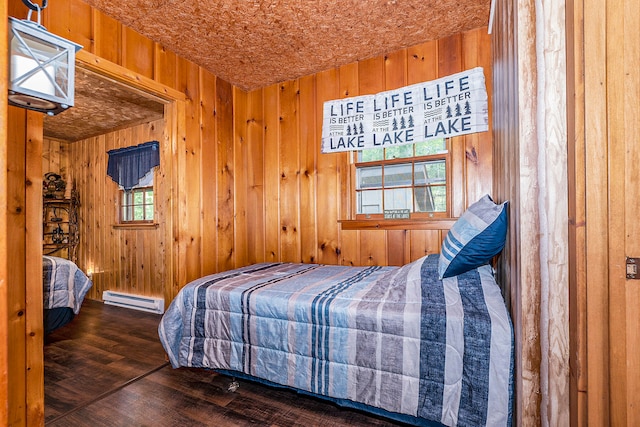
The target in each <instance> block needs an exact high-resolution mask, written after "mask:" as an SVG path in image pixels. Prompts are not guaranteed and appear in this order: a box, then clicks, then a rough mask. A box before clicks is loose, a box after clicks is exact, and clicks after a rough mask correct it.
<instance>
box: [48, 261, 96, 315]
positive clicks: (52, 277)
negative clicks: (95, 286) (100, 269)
mask: <svg viewBox="0 0 640 427" xmlns="http://www.w3.org/2000/svg"><path fill="white" fill-rule="evenodd" d="M42 285H43V303H44V308H45V309H51V308H64V307H68V308H70V309H72V310H73V312H74V313H75V314H78V313H79V312H80V306H81V305H82V301H83V300H84V297H85V295H86V293H87V291H88V290H89V288H91V286H92V282H91V280H90V279H89V278H88V277H87V276H86V275H85V274H84V272H83V271H82V270H80V269H79V268H78V266H77V265H76V264H75V263H73V262H72V261H69V260H67V259H64V258H59V257H54V256H48V255H44V256H43V257H42Z"/></svg>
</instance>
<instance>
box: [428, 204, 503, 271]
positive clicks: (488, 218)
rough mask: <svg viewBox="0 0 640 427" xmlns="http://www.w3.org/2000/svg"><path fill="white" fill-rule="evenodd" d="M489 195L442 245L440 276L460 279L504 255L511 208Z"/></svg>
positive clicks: (468, 214)
mask: <svg viewBox="0 0 640 427" xmlns="http://www.w3.org/2000/svg"><path fill="white" fill-rule="evenodd" d="M508 204H509V202H508V201H506V202H503V203H501V204H499V205H498V204H496V203H494V201H493V200H492V199H491V197H489V195H485V196H484V197H482V198H481V199H480V200H478V201H477V202H475V203H474V204H472V205H471V206H469V208H468V209H467V210H466V211H465V213H463V214H462V216H461V217H460V218H459V219H458V220H457V221H456V222H455V223H454V224H453V227H451V229H450V230H449V232H448V233H447V237H446V238H445V239H444V241H443V242H442V249H441V250H440V260H439V264H438V275H439V277H440V279H443V278H445V277H452V276H457V275H458V274H462V273H464V272H466V271H469V270H472V269H474V268H477V267H479V266H481V265H483V264H486V263H488V262H489V261H490V260H491V258H493V257H494V256H495V255H497V254H498V253H500V251H502V248H504V244H505V240H506V236H507V225H508V222H507V206H508Z"/></svg>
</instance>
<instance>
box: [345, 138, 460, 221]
mask: <svg viewBox="0 0 640 427" xmlns="http://www.w3.org/2000/svg"><path fill="white" fill-rule="evenodd" d="M447 143H448V142H447V140H446V139H437V140H429V141H423V142H419V143H416V144H409V145H401V146H397V147H389V148H374V149H369V150H363V151H359V152H357V161H356V163H355V176H356V179H355V181H356V188H355V192H356V214H357V216H358V217H359V218H362V217H364V218H382V217H383V216H384V212H385V211H391V210H394V211H395V210H408V211H409V213H410V216H411V217H412V218H416V217H417V218H419V217H427V218H432V217H447V216H448V215H449V194H448V193H449V190H448V184H449V179H448V173H449V167H448V163H449V150H448V147H447Z"/></svg>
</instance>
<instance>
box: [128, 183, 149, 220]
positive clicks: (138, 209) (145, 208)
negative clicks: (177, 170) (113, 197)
mask: <svg viewBox="0 0 640 427" xmlns="http://www.w3.org/2000/svg"><path fill="white" fill-rule="evenodd" d="M121 195H122V198H121V203H120V207H121V209H120V222H123V223H124V222H153V187H139V188H133V189H131V190H129V191H125V190H122V191H121Z"/></svg>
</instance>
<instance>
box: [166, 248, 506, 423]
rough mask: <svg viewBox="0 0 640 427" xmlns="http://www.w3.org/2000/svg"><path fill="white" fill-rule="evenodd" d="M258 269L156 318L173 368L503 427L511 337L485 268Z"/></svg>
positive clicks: (235, 274) (177, 302) (388, 412)
mask: <svg viewBox="0 0 640 427" xmlns="http://www.w3.org/2000/svg"><path fill="white" fill-rule="evenodd" d="M438 261H439V256H438V255H429V256H425V257H423V258H421V259H419V260H417V261H414V262H412V263H410V264H407V265H405V266H402V267H378V266H371V267H346V266H330V265H319V264H296V263H261V264H255V265H251V266H247V267H243V268H239V269H235V270H231V271H227V272H223V273H217V274H213V275H210V276H206V277H203V278H200V279H197V280H195V281H193V282H191V283H189V284H188V285H186V286H185V287H184V288H183V289H181V291H180V292H179V293H178V295H177V296H176V298H175V299H174V300H173V301H172V303H171V305H170V307H169V308H168V310H167V312H166V313H165V314H164V316H163V317H162V319H161V322H160V325H159V328H158V332H159V336H160V340H161V342H162V344H163V346H164V348H165V350H166V352H167V354H168V357H169V359H170V361H171V364H172V366H173V367H174V368H178V367H181V366H185V367H201V368H209V369H214V370H220V371H221V372H223V373H226V374H230V375H237V376H240V377H242V378H245V377H247V378H252V379H257V380H259V381H264V382H266V383H269V384H277V385H281V386H286V387H290V388H293V389H295V390H298V391H300V392H302V393H309V394H312V395H316V396H320V397H323V398H327V399H330V400H333V401H335V402H337V403H339V404H346V405H347V406H352V407H356V408H359V409H364V410H368V411H371V412H375V413H377V414H381V415H384V416H388V417H390V418H393V419H396V420H399V421H403V422H406V423H410V424H414V425H441V424H443V425H449V426H453V425H460V426H480V425H490V426H497V425H510V424H511V407H512V395H513V331H512V325H511V320H510V318H509V315H508V312H507V310H506V306H505V302H504V300H503V298H502V295H501V292H500V289H499V287H498V285H497V284H496V282H495V280H494V278H493V270H492V268H491V267H490V266H489V265H482V266H480V267H477V268H474V269H472V270H470V271H467V272H464V273H462V274H459V275H455V276H453V277H447V278H444V279H442V280H441V279H440V278H439V273H438V264H439V262H438Z"/></svg>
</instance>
